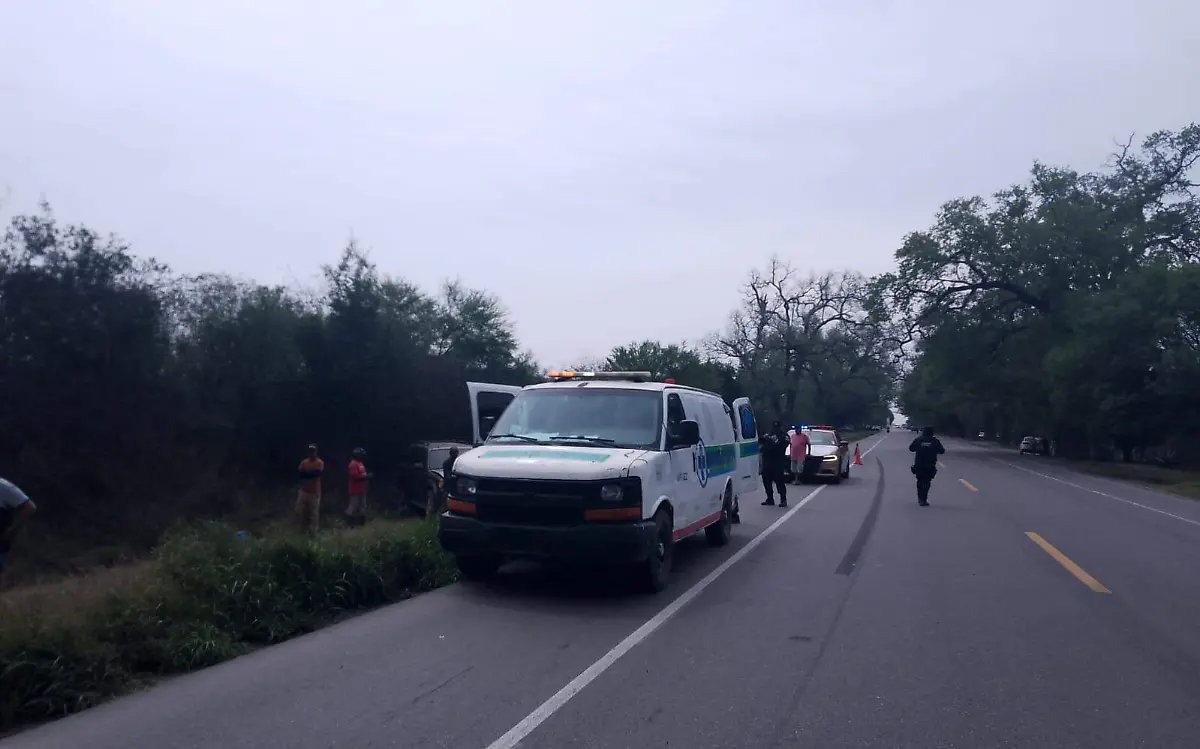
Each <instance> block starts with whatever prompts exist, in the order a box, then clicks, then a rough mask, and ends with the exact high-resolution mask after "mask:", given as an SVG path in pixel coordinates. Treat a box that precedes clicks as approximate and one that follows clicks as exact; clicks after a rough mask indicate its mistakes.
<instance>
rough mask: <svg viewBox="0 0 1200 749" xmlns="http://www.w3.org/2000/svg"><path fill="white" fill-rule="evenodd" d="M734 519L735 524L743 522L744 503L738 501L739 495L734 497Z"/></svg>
mask: <svg viewBox="0 0 1200 749" xmlns="http://www.w3.org/2000/svg"><path fill="white" fill-rule="evenodd" d="M732 520H733V524H734V525H737V524H738V523H740V522H742V503H741V502H739V501H738V498H737V497H734V498H733V518H732Z"/></svg>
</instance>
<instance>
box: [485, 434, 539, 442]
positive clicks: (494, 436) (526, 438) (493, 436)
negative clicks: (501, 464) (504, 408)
mask: <svg viewBox="0 0 1200 749" xmlns="http://www.w3.org/2000/svg"><path fill="white" fill-rule="evenodd" d="M505 437H511V438H512V439H515V440H523V441H525V442H537V441H538V440H537V438H536V437H530V436H528V435H525V434H489V435H488V439H490V440H498V439H501V438H505Z"/></svg>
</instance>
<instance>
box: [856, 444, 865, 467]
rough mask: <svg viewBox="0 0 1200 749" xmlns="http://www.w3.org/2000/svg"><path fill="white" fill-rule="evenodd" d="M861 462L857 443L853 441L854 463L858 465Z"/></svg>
mask: <svg viewBox="0 0 1200 749" xmlns="http://www.w3.org/2000/svg"><path fill="white" fill-rule="evenodd" d="M862 464H863V462H862V456H861V455H859V454H858V443H857V442H855V443H854V465H856V466H860V465H862Z"/></svg>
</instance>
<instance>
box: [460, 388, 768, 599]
mask: <svg viewBox="0 0 1200 749" xmlns="http://www.w3.org/2000/svg"><path fill="white" fill-rule="evenodd" d="M549 379H550V380H551V381H550V382H546V383H542V384H539V385H530V386H529V387H526V388H524V389H523V390H521V391H520V393H519V394H518V395H517V396H516V398H515V400H513V401H512V402H511V403H510V404H509V405H508V407H507V408H505V409H504V411H503V413H502V414H501V415H500V416H499V418H498V419H497V420H496V421H495V423H494V424H493V425H490V426H491V429H490V430H486V431H487V434H488V436H487V439H486V440H485V441H484V443H483V445H482V446H481V447H478V448H476V449H474V450H472V451H470V452H468V453H466V454H465V455H461V456H459V458H458V461H457V462H456V463H455V464H454V474H453V475H452V476H449V477H447V478H446V480H447V482H448V484H449V492H448V493H447V498H446V512H445V513H443V514H442V516H441V524H440V527H439V530H438V538H439V540H440V542H441V545H442V547H443V548H444V549H446V550H447V551H448V552H450V553H451V554H453V555H454V557H455V559H456V560H457V562H458V568H459V570H460V571H461V572H462V575H463V577H465V578H467V579H473V580H479V579H486V578H489V577H491V576H492V575H494V574H495V573H496V571H497V570H498V569H499V567H500V566H501V564H502V563H504V562H505V561H506V560H509V559H532V560H538V561H549V562H553V563H556V564H564V563H567V564H569V563H581V564H609V565H628V566H629V567H631V568H633V569H634V570H635V571H636V573H637V575H638V577H639V578H640V579H641V581H642V582H643V583H644V584H645V586H646V587H647V588H648V589H649V590H651V591H660V590H662V589H663V588H665V587H666V586H667V581H668V579H669V576H670V572H671V563H672V561H673V559H674V544H675V543H676V542H677V541H679V540H681V539H683V538H686V537H688V536H691V535H694V534H697V533H699V532H701V531H703V532H704V534H705V536H706V537H707V539H708V541H709V543H710V544H712V545H715V546H720V545H723V544H726V543H728V542H729V539H730V537H731V534H732V526H733V524H734V523H735V522H737V521H738V515H739V498H740V497H741V496H742V495H744V494H748V493H750V492H753V491H755V490H756V488H757V484H758V431H757V428H756V425H755V421H754V414H753V412H752V411H751V409H750V400H749V399H748V398H738V399H737V400H735V401H734V402H733V404H732V407H731V406H730V405H727V404H726V403H725V402H724V401H723V400H722V399H721V396H719V395H717V394H715V393H710V392H707V391H704V390H699V389H696V388H691V387H684V386H682V385H676V384H675V383H674V381H671V380H668V381H666V382H651V381H650V373H649V372H551V373H550V375H549ZM479 392H483V390H482V389H481V390H480V391H479ZM473 397H476V396H475V395H473Z"/></svg>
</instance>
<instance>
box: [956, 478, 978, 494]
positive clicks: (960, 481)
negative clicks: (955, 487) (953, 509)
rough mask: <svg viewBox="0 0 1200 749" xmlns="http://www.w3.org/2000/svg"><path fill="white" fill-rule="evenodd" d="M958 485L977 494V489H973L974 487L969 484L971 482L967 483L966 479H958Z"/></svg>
mask: <svg viewBox="0 0 1200 749" xmlns="http://www.w3.org/2000/svg"><path fill="white" fill-rule="evenodd" d="M958 483H960V484H962V485H963V486H965V487H967V488H968V489H970V490H971V491H973V492H977V491H979V490H978V489H976V488H975V487H974V486H973V485H972V484H971V482H970V481H967V480H966V479H959V480H958Z"/></svg>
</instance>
